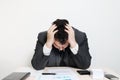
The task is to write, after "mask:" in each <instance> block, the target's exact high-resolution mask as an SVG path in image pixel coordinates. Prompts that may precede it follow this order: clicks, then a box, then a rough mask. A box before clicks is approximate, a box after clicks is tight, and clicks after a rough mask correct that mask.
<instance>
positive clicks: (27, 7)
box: [0, 0, 120, 78]
mask: <svg viewBox="0 0 120 80" xmlns="http://www.w3.org/2000/svg"><path fill="white" fill-rule="evenodd" d="M119 3H120V0H0V78H2V77H4V76H5V75H7V74H9V73H11V72H12V71H14V70H15V69H16V68H18V67H21V66H29V65H30V61H31V58H32V55H33V54H34V48H35V45H36V40H37V35H38V33H39V32H41V31H44V30H47V29H48V28H49V27H50V25H51V23H52V22H53V21H54V20H56V19H57V18H65V19H68V20H69V22H70V24H71V25H72V26H74V27H76V28H78V29H79V30H81V31H84V32H86V33H87V36H88V40H89V47H90V53H91V55H92V65H91V66H92V67H101V68H103V67H106V68H111V69H112V70H114V71H116V72H117V73H120V69H119V67H120V63H119V62H118V61H119V57H120V36H119V34H120V22H119V21H120V5H119Z"/></svg>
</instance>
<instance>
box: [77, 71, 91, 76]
mask: <svg viewBox="0 0 120 80" xmlns="http://www.w3.org/2000/svg"><path fill="white" fill-rule="evenodd" d="M77 72H78V73H79V74H80V75H90V71H89V70H77Z"/></svg>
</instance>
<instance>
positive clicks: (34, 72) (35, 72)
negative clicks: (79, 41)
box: [16, 67, 120, 80]
mask: <svg viewBox="0 0 120 80" xmlns="http://www.w3.org/2000/svg"><path fill="white" fill-rule="evenodd" d="M51 69H71V70H72V71H73V72H74V74H75V75H76V76H77V77H78V79H79V80H93V79H92V77H91V76H89V75H79V74H78V73H77V72H76V71H77V70H79V69H76V68H71V67H46V68H45V69H44V70H34V69H33V68H32V67H21V68H19V69H17V70H16V72H28V71H29V72H31V75H30V76H29V77H28V78H27V79H26V80H36V75H38V74H41V73H42V72H48V70H51ZM103 71H104V72H107V73H110V74H113V75H116V76H117V77H119V78H120V76H119V75H118V74H116V73H115V72H114V71H112V70H110V69H103ZM103 80H109V79H107V78H104V79H103Z"/></svg>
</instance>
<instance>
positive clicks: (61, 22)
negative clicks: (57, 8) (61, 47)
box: [52, 19, 69, 44]
mask: <svg viewBox="0 0 120 80" xmlns="http://www.w3.org/2000/svg"><path fill="white" fill-rule="evenodd" d="M52 24H55V25H56V26H57V28H56V29H55V30H58V32H56V33H55V35H54V38H55V40H58V41H59V42H60V43H61V44H65V43H66V41H67V40H68V33H67V32H65V29H66V28H65V26H66V24H69V22H68V21H67V20H66V19H57V20H55V21H54V22H53V23H52Z"/></svg>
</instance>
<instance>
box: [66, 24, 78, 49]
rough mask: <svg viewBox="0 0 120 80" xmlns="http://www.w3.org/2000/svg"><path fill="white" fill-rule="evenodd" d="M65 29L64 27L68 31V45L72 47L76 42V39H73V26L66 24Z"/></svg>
mask: <svg viewBox="0 0 120 80" xmlns="http://www.w3.org/2000/svg"><path fill="white" fill-rule="evenodd" d="M65 27H66V28H67V29H65V31H66V32H67V33H68V42H69V43H70V47H71V48H74V47H75V46H76V44H77V42H76V40H75V33H74V30H73V28H72V27H71V26H70V25H69V24H67V25H66V26H65Z"/></svg>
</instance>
